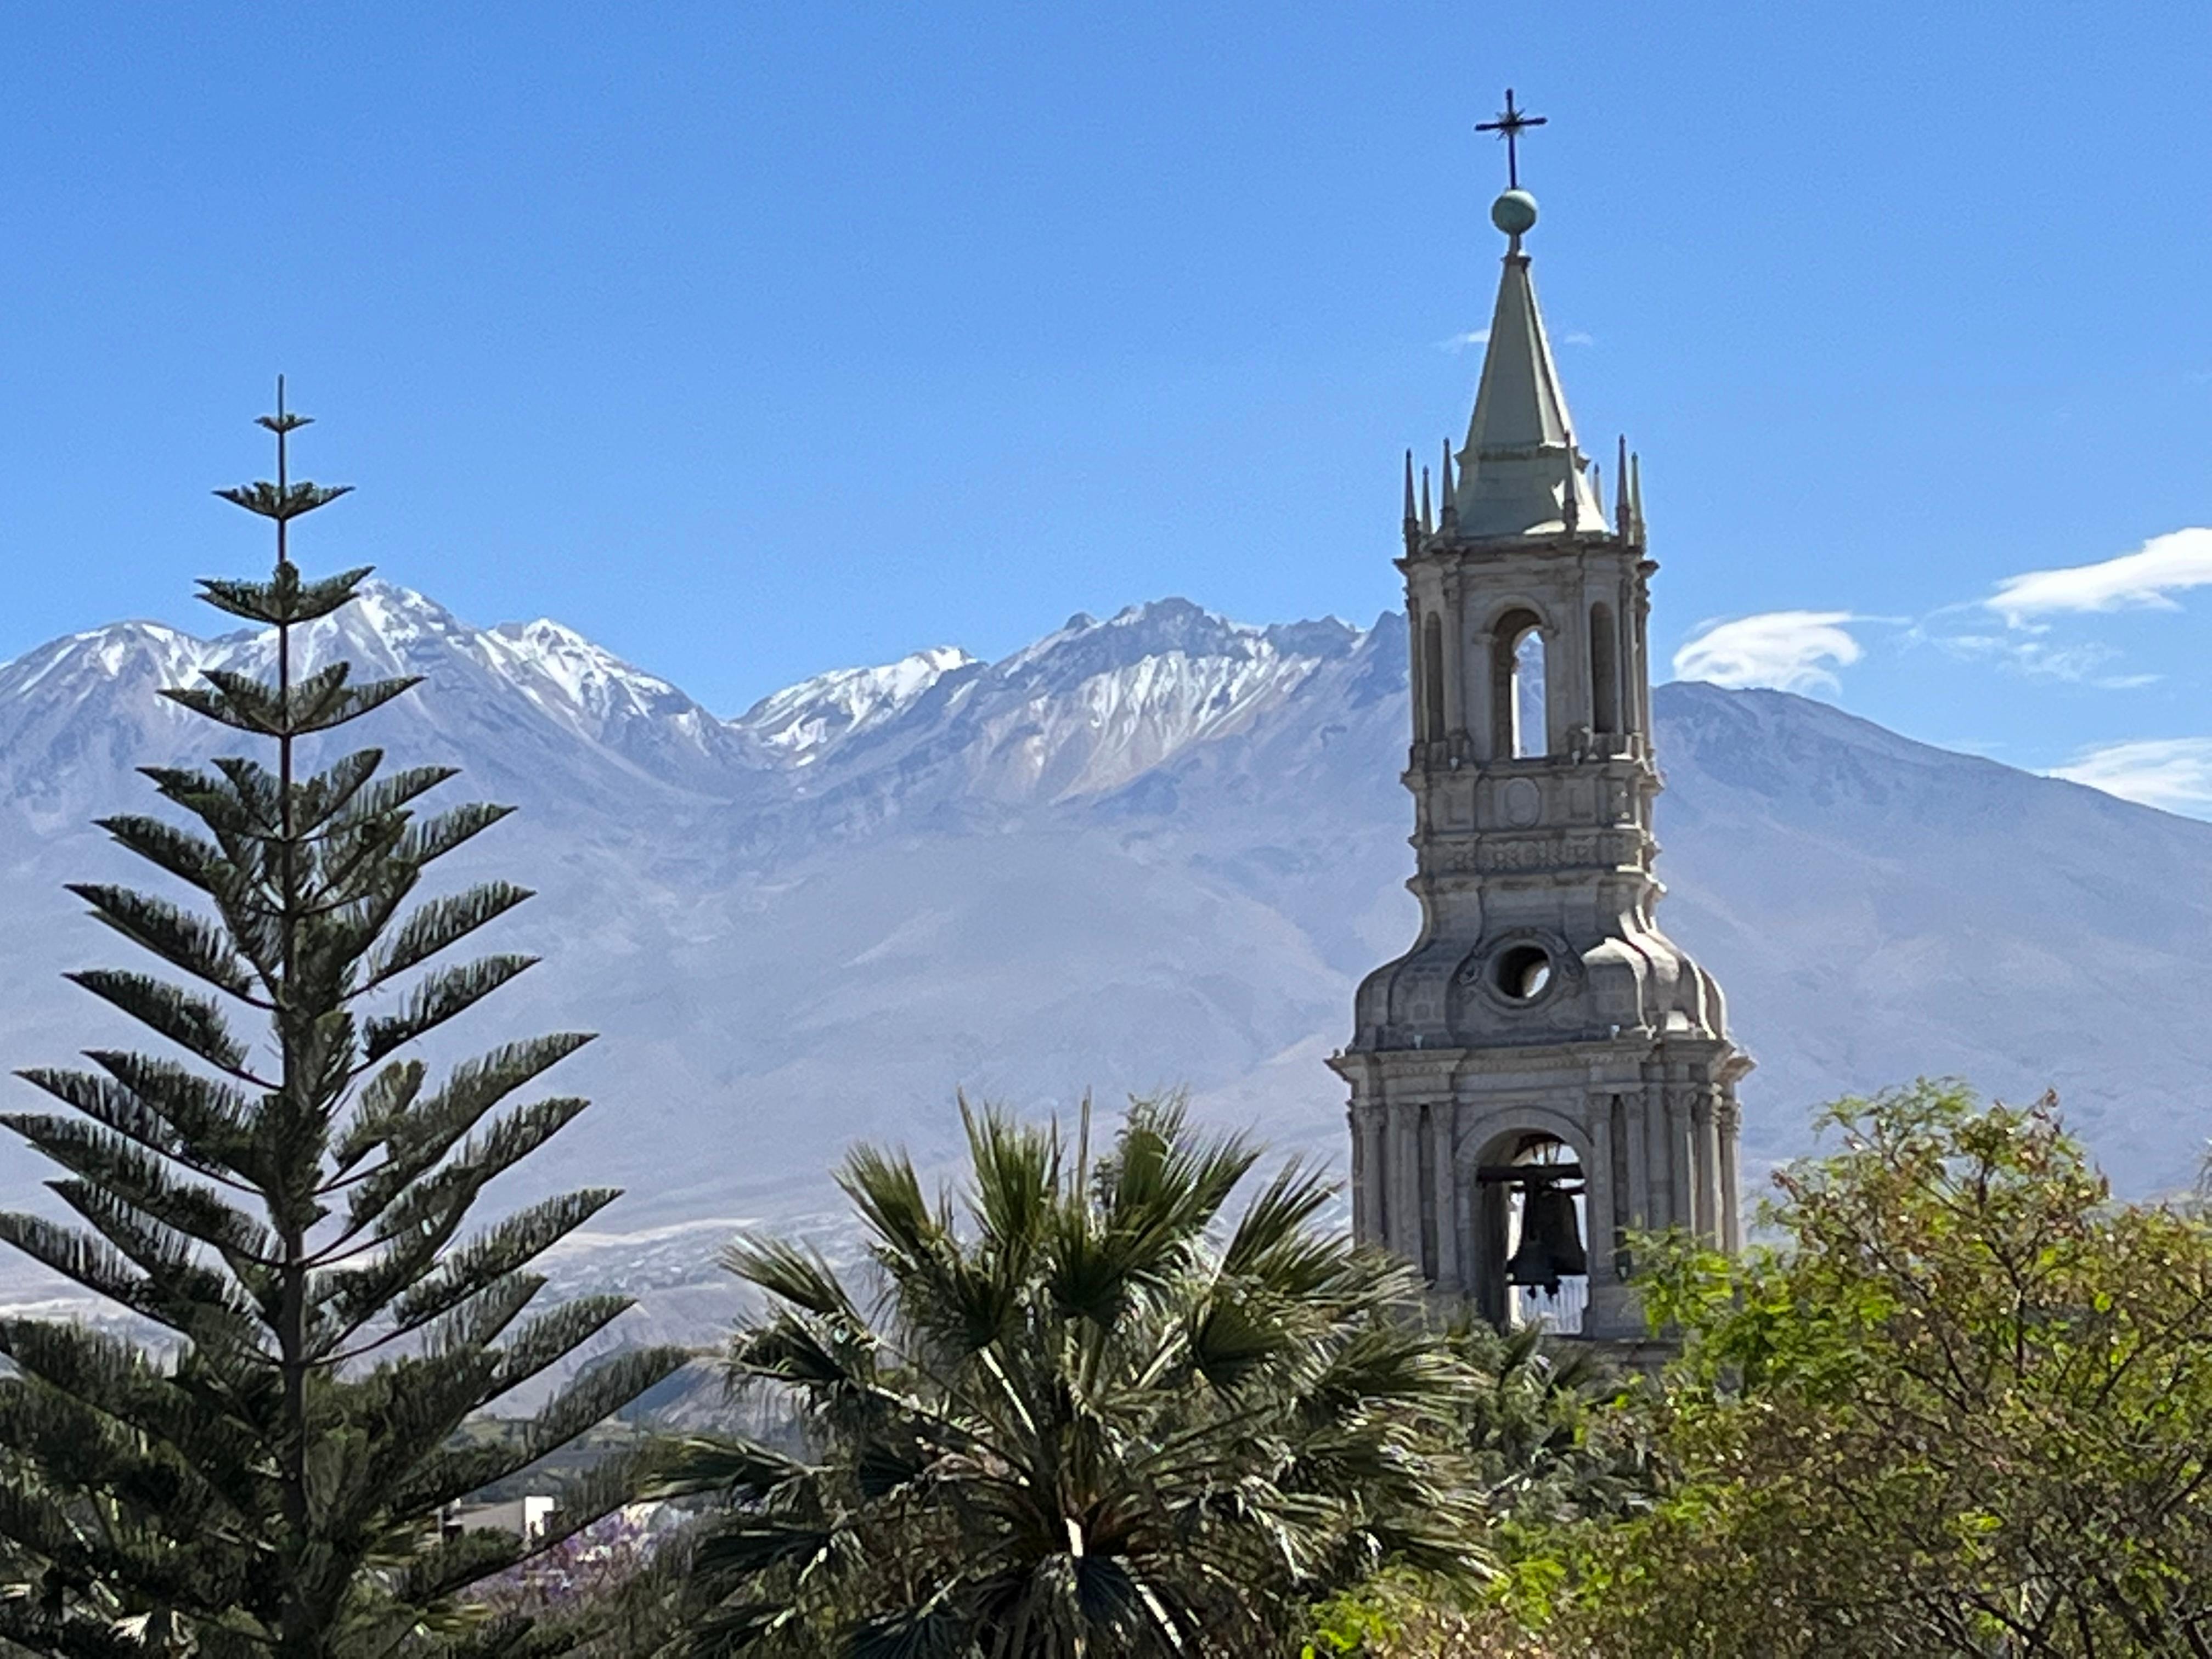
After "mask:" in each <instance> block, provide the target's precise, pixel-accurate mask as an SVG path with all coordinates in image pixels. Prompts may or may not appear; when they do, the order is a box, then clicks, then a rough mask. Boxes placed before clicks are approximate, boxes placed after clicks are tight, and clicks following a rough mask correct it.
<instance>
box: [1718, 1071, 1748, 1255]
mask: <svg viewBox="0 0 2212 1659" xmlns="http://www.w3.org/2000/svg"><path fill="white" fill-rule="evenodd" d="M1740 1116H1741V1113H1740V1111H1739V1109H1738V1108H1737V1106H1736V1102H1735V1087H1734V1086H1733V1085H1727V1086H1724V1087H1723V1090H1722V1091H1721V1098H1720V1108H1719V1112H1718V1117H1719V1120H1720V1164H1721V1170H1720V1174H1721V1248H1722V1249H1724V1250H1728V1251H1731V1252H1733V1251H1736V1250H1740V1249H1742V1248H1743V1214H1742V1209H1741V1206H1742V1203H1743V1195H1742V1193H1741V1184H1742V1179H1743V1176H1742V1171H1741V1169H1740V1168H1739V1167H1738V1163H1737V1152H1736V1126H1737V1121H1738V1119H1739V1117H1740Z"/></svg>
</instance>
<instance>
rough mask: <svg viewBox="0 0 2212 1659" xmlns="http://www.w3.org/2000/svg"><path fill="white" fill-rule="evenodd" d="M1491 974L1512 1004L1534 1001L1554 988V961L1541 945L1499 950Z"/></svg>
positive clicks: (1518, 946) (1515, 946)
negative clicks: (1496, 961) (1495, 964)
mask: <svg viewBox="0 0 2212 1659" xmlns="http://www.w3.org/2000/svg"><path fill="white" fill-rule="evenodd" d="M1491 972H1492V980H1493V981H1494V982H1495V983H1496V985H1497V987H1498V991H1499V992H1500V993H1501V994H1503V995H1504V998H1505V1000H1507V1001H1509V1002H1534V1000H1536V999H1537V998H1538V997H1541V995H1543V994H1544V993H1545V992H1546V991H1547V990H1549V989H1551V987H1552V958H1551V957H1550V955H1549V954H1548V953H1547V951H1545V949H1544V947H1543V946H1542V945H1514V946H1512V947H1511V948H1510V949H1509V950H1506V951H1500V952H1499V953H1498V963H1497V966H1496V967H1494V968H1493V969H1492V970H1491Z"/></svg>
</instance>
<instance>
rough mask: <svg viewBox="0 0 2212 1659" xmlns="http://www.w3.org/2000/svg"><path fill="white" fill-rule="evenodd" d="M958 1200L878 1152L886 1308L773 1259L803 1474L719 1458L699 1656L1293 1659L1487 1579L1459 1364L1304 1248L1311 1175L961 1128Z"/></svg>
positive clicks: (1175, 1140) (1037, 1130)
mask: <svg viewBox="0 0 2212 1659" xmlns="http://www.w3.org/2000/svg"><path fill="white" fill-rule="evenodd" d="M967 1125H968V1139H969V1158H970V1162H971V1170H970V1174H969V1183H968V1186H967V1188H966V1191H965V1193H964V1194H963V1198H962V1200H961V1201H960V1202H959V1203H958V1204H957V1205H956V1204H955V1202H954V1201H953V1200H952V1199H951V1197H950V1196H949V1195H941V1196H939V1198H938V1199H936V1200H934V1201H933V1200H931V1199H930V1198H929V1197H928V1196H927V1194H925V1191H924V1189H923V1185H922V1182H921V1180H920V1178H919V1177H918V1176H917V1175H916V1173H915V1170H914V1168H913V1166H912V1164H910V1163H909V1162H908V1161H907V1160H906V1159H905V1158H903V1157H891V1156H887V1155H885V1154H884V1153H881V1152H873V1151H868V1150H863V1151H861V1152H857V1153H856V1154H854V1157H853V1158H852V1159H851V1160H850V1161H849V1162H848V1164H847V1165H846V1167H845V1170H844V1172H843V1175H842V1183H843V1186H844V1188H845V1191H846V1192H847V1193H848V1194H849V1195H850V1197H851V1199H852V1200H853V1203H854V1207H855V1208H856V1210H857V1211H858V1212H859V1214H860V1219H861V1221H862V1224H863V1225H864V1227H865V1229H866V1235H867V1237H868V1240H869V1243H870V1251H871V1255H872V1261H873V1264H874V1267H875V1269H876V1273H877V1275H878V1280H879V1286H880V1297H879V1298H878V1299H876V1300H875V1301H874V1302H873V1303H871V1302H870V1301H869V1300H867V1299H866V1298H864V1297H860V1296H859V1295H857V1294H856V1293H855V1291H854V1290H852V1289H851V1288H849V1287H848V1285H847V1284H846V1283H845V1282H844V1281H843V1280H842V1279H841V1278H840V1277H839V1276H838V1275H837V1274H836V1273H834V1272H832V1271H831V1269H830V1268H829V1267H828V1266H827V1265H826V1264H825V1263H824V1262H823V1261H822V1260H821V1259H819V1258H818V1257H816V1256H814V1255H810V1254H807V1253H805V1252H803V1251H801V1250H799V1249H794V1248H793V1247H791V1246H789V1245H787V1244H783V1243H775V1242H769V1241H762V1242H756V1243H748V1244H745V1245H743V1246H741V1247H740V1248H739V1249H737V1250H736V1251H735V1252H734V1253H733V1254H732V1258H731V1262H732V1267H734V1268H735V1270H736V1271H737V1272H738V1274H739V1275H740V1276H741V1277H743V1278H744V1279H745V1280H747V1281H748V1282H749V1283H750V1284H751V1285H754V1286H756V1287H757V1288H758V1289H759V1290H761V1291H764V1292H765V1293H766V1294H767V1296H768V1297H769V1300H770V1304H771V1307H770V1310H769V1312H768V1313H767V1314H766V1315H765V1316H763V1318H762V1319H761V1320H760V1321H759V1322H757V1323H755V1324H752V1325H750V1326H749V1327H747V1328H745V1329H744V1330H743V1331H742V1332H741V1334H739V1336H738V1340H737V1343H736V1347H735V1352H734V1358H733V1366H734V1370H735V1371H736V1373H737V1375H738V1376H739V1377H740V1378H741V1379H744V1380H746V1381H748V1382H751V1383H766V1384H769V1385H772V1386H775V1387H777V1388H781V1389H788V1390H790V1391H791V1393H792V1394H793V1395H794V1396H795V1398H796V1399H797V1401H799V1403H800V1404H801V1406H802V1407H803V1409H804V1411H805V1417H806V1421H807V1424H808V1426H809V1429H810V1431H811V1437H812V1439H813V1443H814V1445H815V1447H816V1450H815V1451H814V1453H813V1454H811V1455H806V1456H801V1457H786V1456H781V1455H775V1454H772V1453H769V1452H768V1451H766V1450H764V1449H761V1448H759V1447H757V1446H751V1445H743V1444H723V1445H719V1446H717V1445H705V1444H702V1445H699V1446H697V1447H696V1448H695V1449H694V1451H693V1455H692V1463H691V1468H690V1474H691V1476H692V1477H693V1478H694V1479H695V1480H698V1481H699V1482H701V1483H702V1484H704V1485H708V1486H713V1487H714V1488H716V1489H718V1490H720V1492H723V1493H724V1494H726V1497H727V1498H728V1499H729V1500H730V1505H731V1506H730V1508H729V1510H727V1512H726V1514H725V1515H723V1516H721V1517H720V1520H719V1521H718V1522H716V1523H715V1524H714V1526H713V1527H711V1528H709V1529H708V1531H707V1532H706V1534H704V1535H703V1536H702V1538H701V1539H700V1540H699V1541H698V1542H697V1544H696V1550H695V1553H694V1555H693V1557H692V1563H693V1571H694V1574H695V1577H694V1589H695V1592H696V1595H698V1597H699V1598H700V1601H701V1602H702V1610H701V1612H700V1613H699V1614H698V1615H697V1616H696V1629H695V1633H694V1640H693V1643H692V1644H691V1645H692V1650H693V1651H695V1652H697V1653H702V1654H711V1655H733V1654H747V1653H759V1654H769V1653H773V1654H775V1655H778V1656H785V1655H804V1654H836V1655H838V1656H841V1659H842V1656H852V1659H890V1656H895V1655H898V1656H914V1659H922V1656H944V1659H1016V1656H1021V1659H1075V1656H1099V1659H1103V1656H1107V1655H1127V1656H1134V1659H1141V1656H1146V1655H1152V1656H1160V1655H1170V1654H1188V1655H1199V1654H1205V1655H1209V1656H1234V1655H1238V1654H1255V1655H1256V1654H1263V1653H1264V1654H1270V1655H1273V1654H1279V1653H1282V1652H1284V1651H1285V1650H1291V1649H1294V1647H1295V1639H1296V1638H1295V1632H1297V1631H1298V1629H1299V1628H1300V1627H1301V1626H1302V1625H1303V1623H1304V1607H1306V1606H1307V1604H1309V1603H1310V1601H1311V1600H1313V1599H1314V1598H1315V1597H1316V1596H1318V1595H1323V1594H1326V1593H1328V1592H1329V1591H1331V1590H1333V1589H1336V1588H1339V1587H1340V1586H1343V1585H1346V1584H1348V1583H1352V1582H1354V1581H1356V1580H1357V1579H1358V1578H1359V1577H1364V1575H1365V1574H1366V1573H1368V1572H1369V1571H1371V1570H1373V1569H1374V1568H1375V1567H1376V1566H1377V1565H1380V1564H1382V1563H1384V1562H1389V1561H1402V1562H1406V1563H1408V1564H1411V1565H1415V1566H1418V1567H1421V1568H1425V1569H1427V1570H1429V1571H1434V1572H1437V1573H1440V1574H1443V1575H1446V1576H1462V1575H1464V1574H1466V1573H1467V1572H1468V1571H1470V1570H1471V1568H1472V1567H1473V1565H1474V1559H1475V1552H1476V1551H1477V1550H1478V1549H1479V1547H1480V1534H1481V1522H1482V1516H1481V1513H1480V1509H1479V1507H1478V1506H1477V1505H1476V1504H1474V1501H1473V1499H1472V1498H1471V1495H1470V1494H1471V1489H1472V1476H1471V1473H1470V1471H1469V1470H1468V1468H1467V1463H1466V1459H1465V1457H1464V1456H1463V1455H1462V1453H1461V1451H1460V1450H1459V1449H1458V1448H1457V1446H1456V1445H1455V1422H1454V1419H1453V1415H1452V1413H1453V1406H1454V1402H1455V1398H1456V1397H1457V1394H1458V1389H1459V1367H1458V1365H1457V1364H1456V1363H1455V1360H1454V1358H1453V1357H1452V1355H1451V1353H1450V1352H1449V1347H1448V1346H1447V1344H1446V1343H1445V1342H1444V1340H1443V1339H1442V1338H1441V1336H1440V1335H1438V1334H1435V1333H1432V1332H1431V1331H1429V1330H1427V1329H1425V1328H1424V1327H1423V1325H1422V1324H1421V1322H1419V1320H1418V1319H1417V1318H1411V1317H1408V1315H1409V1314H1410V1313H1411V1312H1413V1310H1415V1309H1416V1308H1417V1307H1418V1295H1417V1291H1418V1286H1417V1285H1416V1283H1415V1282H1414V1281H1413V1279H1411V1278H1409V1277H1408V1275H1407V1270H1406V1269H1405V1268H1404V1267H1403V1266H1402V1265H1401V1264H1398V1263H1395V1262H1394V1261H1389V1260H1388V1259H1386V1258H1384V1257H1383V1256H1381V1255H1376V1254H1374V1253H1370V1252H1369V1251H1367V1250H1365V1249H1358V1248H1355V1247H1354V1246H1353V1245H1352V1243H1350V1241H1349V1240H1348V1239H1346V1238H1345V1237H1341V1236H1340V1235H1337V1234H1333V1233H1329V1232H1327V1231H1322V1230H1321V1229H1320V1228H1319V1227H1318V1226H1317V1225H1316V1222H1315V1217H1316V1213H1317V1212H1318V1211H1319V1210H1320V1209H1321V1208H1322V1206H1323V1205H1324V1204H1325V1203H1326V1202H1327V1200H1328V1189H1327V1188H1326V1187H1324V1186H1323V1185H1322V1183H1321V1182H1319V1181H1317V1180H1316V1179H1315V1178H1314V1177H1312V1176H1309V1175H1306V1174H1304V1173H1303V1172H1301V1171H1300V1170H1297V1168H1296V1167H1295V1166H1293V1167H1291V1168H1288V1169H1285V1170H1283V1171H1282V1172H1281V1173H1279V1175H1277V1176H1275V1177H1274V1178H1273V1179H1272V1180H1271V1181H1269V1182H1267V1183H1266V1184H1265V1185H1264V1186H1262V1187H1261V1188H1260V1189H1259V1190H1258V1191H1257V1192H1256V1193H1255V1194H1252V1195H1251V1196H1250V1199H1249V1202H1248V1203H1246V1204H1245V1205H1244V1206H1243V1209H1242V1212H1241V1213H1238V1214H1237V1216H1236V1217H1235V1218H1234V1220H1233V1221H1232V1220H1229V1219H1227V1218H1226V1217H1227V1214H1228V1206H1230V1205H1231V1200H1232V1199H1233V1198H1235V1197H1236V1196H1237V1195H1238V1194H1239V1192H1240V1188H1242V1187H1243V1184H1244V1182H1245V1178H1246V1176H1248V1175H1249V1173H1250V1171H1251V1170H1252V1169H1253V1166H1254V1164H1255V1158H1256V1156H1257V1155H1256V1153H1255V1152H1254V1150H1253V1149H1252V1148H1251V1147H1250V1146H1248V1145H1247V1144H1245V1143H1244V1142H1243V1140H1242V1139H1235V1138H1210V1137H1206V1136H1203V1135H1200V1133H1197V1132H1196V1131H1194V1129H1192V1128H1191V1127H1190V1126H1189V1125H1188V1123H1187V1122H1186V1121H1185V1119H1184V1116H1183V1114H1182V1110H1181V1109H1180V1108H1179V1107H1178V1106H1176V1105H1174V1104H1172V1103H1170V1104H1166V1105H1159V1104H1151V1105H1146V1104H1139V1105H1138V1106H1137V1107H1135V1108H1133V1109H1132V1111H1131V1113H1130V1115H1129V1117H1128V1119H1127V1122H1126V1124H1125V1125H1124V1127H1122V1128H1121V1132H1120V1133H1119V1135H1118V1136H1117V1138H1116V1139H1115V1141H1114V1143H1113V1146H1112V1148H1111V1151H1110V1152H1109V1153H1108V1155H1107V1156H1105V1157H1103V1158H1101V1159H1099V1160H1098V1161H1097V1163H1096V1164H1091V1162H1090V1160H1089V1157H1088V1133H1087V1121H1086V1126H1085V1130H1084V1132H1082V1133H1079V1135H1078V1136H1077V1137H1076V1139H1075V1141H1074V1144H1073V1146H1070V1145H1068V1144H1066V1142H1065V1140H1064V1139H1063V1137H1062V1135H1061V1134H1060V1132H1059V1130H1058V1129H1057V1128H1056V1127H1024V1126H1020V1125H1018V1124H1016V1123H1014V1122H1012V1121H1010V1120H1008V1119H1006V1117H1003V1116H1001V1115H998V1114H996V1113H993V1112H982V1113H971V1114H969V1115H968V1117H967Z"/></svg>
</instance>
